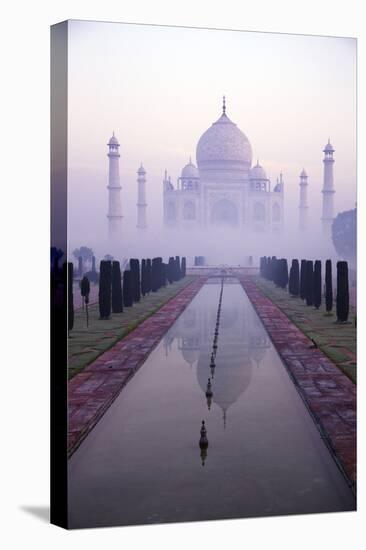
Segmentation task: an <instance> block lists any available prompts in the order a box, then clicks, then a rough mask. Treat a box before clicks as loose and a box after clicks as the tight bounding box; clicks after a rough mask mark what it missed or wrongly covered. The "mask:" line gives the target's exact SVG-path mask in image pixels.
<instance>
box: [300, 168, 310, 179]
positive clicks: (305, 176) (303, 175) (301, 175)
mask: <svg viewBox="0 0 366 550" xmlns="http://www.w3.org/2000/svg"><path fill="white" fill-rule="evenodd" d="M307 177H308V175H307V173H306V172H305V169H304V168H303V169H302V172H301V174H300V178H307Z"/></svg>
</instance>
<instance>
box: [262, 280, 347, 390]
mask: <svg viewBox="0 0 366 550" xmlns="http://www.w3.org/2000/svg"><path fill="white" fill-rule="evenodd" d="M255 282H256V284H257V285H258V287H259V288H260V289H261V290H262V292H263V293H264V294H266V296H268V297H269V298H270V299H271V300H272V301H273V302H274V303H275V304H276V305H277V306H278V307H279V308H280V309H281V310H282V311H283V312H284V313H285V314H286V315H287V317H289V319H291V321H292V322H293V323H294V324H295V325H296V326H297V327H299V329H300V330H302V332H304V333H305V334H306V335H307V336H309V337H310V338H313V339H314V340H315V342H316V343H317V345H318V347H319V348H320V349H321V350H322V351H323V352H324V353H325V354H326V355H327V356H328V357H329V358H330V359H331V360H332V361H333V362H334V363H335V364H336V365H337V366H338V367H339V368H340V369H341V370H342V371H343V372H344V373H345V374H347V376H348V377H349V378H350V379H351V380H353V382H356V375H357V359H356V328H355V324H354V320H355V315H356V309H355V308H354V307H353V306H350V315H349V321H350V323H347V324H337V323H336V322H335V321H336V314H335V304H334V308H333V315H331V316H328V315H326V314H325V305H324V299H323V303H322V305H321V306H320V309H319V310H316V309H315V308H314V307H311V306H306V304H305V302H303V301H302V300H301V299H300V298H293V297H291V296H290V294H289V293H288V292H287V291H285V290H282V289H280V288H277V287H276V286H275V285H274V284H273V283H272V282H270V281H267V280H265V279H262V278H261V277H256V278H255Z"/></svg>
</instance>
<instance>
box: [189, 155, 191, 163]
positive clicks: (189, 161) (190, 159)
mask: <svg viewBox="0 0 366 550" xmlns="http://www.w3.org/2000/svg"><path fill="white" fill-rule="evenodd" d="M189 164H192V157H191V156H189Z"/></svg>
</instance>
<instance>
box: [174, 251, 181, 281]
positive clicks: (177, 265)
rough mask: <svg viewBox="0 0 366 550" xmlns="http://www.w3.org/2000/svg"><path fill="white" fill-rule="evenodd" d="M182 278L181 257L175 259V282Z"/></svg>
mask: <svg viewBox="0 0 366 550" xmlns="http://www.w3.org/2000/svg"><path fill="white" fill-rule="evenodd" d="M180 278H181V272H180V258H179V256H176V257H175V280H176V281H179V279H180Z"/></svg>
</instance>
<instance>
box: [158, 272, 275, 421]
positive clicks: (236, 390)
mask: <svg viewBox="0 0 366 550" xmlns="http://www.w3.org/2000/svg"><path fill="white" fill-rule="evenodd" d="M226 281H228V280H226ZM234 281H235V282H234ZM213 282H214V280H212V283H213ZM236 284H239V283H238V281H237V280H233V283H232V284H230V283H229V282H226V283H225V290H224V295H225V298H224V301H223V308H222V313H221V322H220V337H219V347H218V353H217V357H216V368H215V371H214V379H213V398H212V402H213V403H216V404H217V405H218V406H219V407H220V408H221V410H222V412H223V418H224V422H226V414H227V411H228V409H229V408H230V406H231V405H233V404H234V403H235V402H236V401H237V400H238V398H239V397H240V396H241V395H242V394H243V393H244V392H245V390H246V389H247V388H248V386H249V385H250V382H251V378H252V373H253V369H255V368H257V367H259V365H260V363H261V361H262V360H263V359H264V356H265V355H266V352H267V349H268V348H269V347H270V343H269V338H268V335H267V333H266V331H265V329H264V327H263V325H262V323H261V322H260V320H259V319H258V317H257V315H256V313H255V312H254V310H252V308H250V307H247V306H246V304H245V303H244V304H243V303H237V301H236V299H235V298H236V297H237V294H236V292H235V290H236V289H235V288H233V287H234V286H235V285H236ZM207 286H208V287H210V286H211V285H210V284H208V285H207ZM231 291H232V292H231ZM201 292H202V291H201ZM216 310H217V303H215V300H214V301H213V302H212V305H211V306H210V307H207V304H205V303H204V302H201V303H195V302H193V303H191V304H190V305H189V306H188V307H187V309H186V310H185V311H184V312H183V313H182V315H181V316H180V318H179V319H178V321H177V322H176V323H175V325H174V326H173V327H172V328H171V329H170V330H169V331H168V333H167V334H166V336H165V338H164V343H165V349H166V353H167V354H168V355H169V351H170V349H171V346H172V344H173V342H174V340H176V341H177V346H178V349H179V350H180V352H181V354H182V356H183V358H184V360H185V361H186V363H187V364H189V365H190V366H191V367H193V366H195V367H196V369H197V381H198V384H199V386H200V387H201V389H202V392H203V394H204V395H205V392H206V388H207V380H208V377H210V376H211V372H210V355H211V348H212V338H213V334H214V330H215V322H216Z"/></svg>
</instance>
